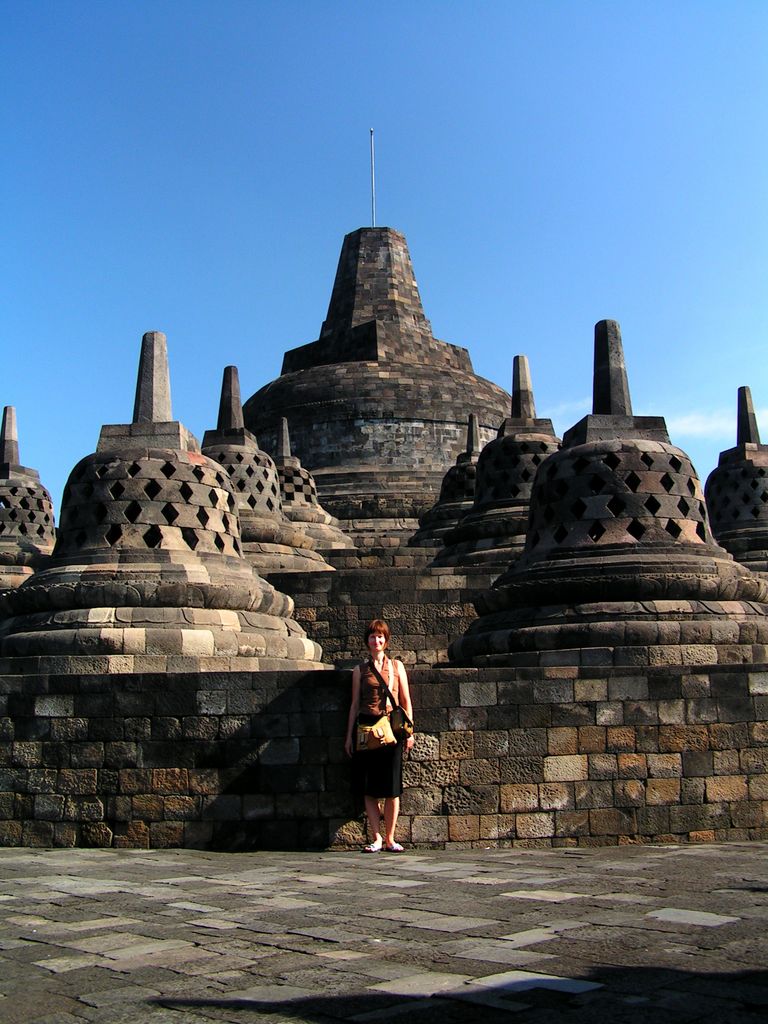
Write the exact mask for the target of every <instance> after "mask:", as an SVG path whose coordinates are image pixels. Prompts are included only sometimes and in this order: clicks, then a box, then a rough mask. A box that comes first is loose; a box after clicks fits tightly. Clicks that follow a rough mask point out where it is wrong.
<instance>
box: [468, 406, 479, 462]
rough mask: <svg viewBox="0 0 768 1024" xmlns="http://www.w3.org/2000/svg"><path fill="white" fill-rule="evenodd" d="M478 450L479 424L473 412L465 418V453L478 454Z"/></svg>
mask: <svg viewBox="0 0 768 1024" xmlns="http://www.w3.org/2000/svg"><path fill="white" fill-rule="evenodd" d="M479 452H480V425H479V424H478V422H477V416H475V414H474V413H473V412H471V413H470V414H469V418H468V420H467V455H478V454H479Z"/></svg>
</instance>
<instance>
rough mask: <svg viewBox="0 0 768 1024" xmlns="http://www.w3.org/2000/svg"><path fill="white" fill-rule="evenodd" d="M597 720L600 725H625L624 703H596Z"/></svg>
mask: <svg viewBox="0 0 768 1024" xmlns="http://www.w3.org/2000/svg"><path fill="white" fill-rule="evenodd" d="M595 722H596V723H597V724H598V725H605V726H609V725H624V705H623V704H619V703H617V702H616V701H609V702H608V703H597V704H596V705H595Z"/></svg>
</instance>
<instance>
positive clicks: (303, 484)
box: [275, 416, 356, 555]
mask: <svg viewBox="0 0 768 1024" xmlns="http://www.w3.org/2000/svg"><path fill="white" fill-rule="evenodd" d="M275 467H276V469H277V476H278V480H279V481H280V496H281V498H282V500H283V512H284V513H285V515H286V518H288V519H289V520H290V521H291V523H293V524H294V526H295V527H296V528H297V529H299V530H301V532H302V533H304V534H306V536H307V537H309V538H310V539H311V540H312V542H313V543H314V545H315V547H316V549H317V550H318V551H320V552H321V553H322V554H323V555H326V554H330V553H332V552H335V553H340V552H345V553H349V554H354V552H355V550H356V549H355V545H354V542H353V541H352V540H351V539H350V538H349V537H348V536H347V535H346V534H345V533H344V532H343V531H342V530H341V529H340V527H339V521H338V519H335V518H334V517H333V516H332V515H330V513H328V512H326V511H325V509H324V508H323V507H322V505H321V504H320V502H319V501H318V499H317V485H316V484H315V478H314V477H313V476H312V474H311V473H310V472H309V470H308V469H305V468H304V467H303V466H302V464H301V460H300V459H299V458H298V457H297V456H296V455H293V454H292V453H291V437H290V433H289V430H288V420H287V419H286V418H285V416H281V417H280V433H279V435H278V439H277V451H276V453H275Z"/></svg>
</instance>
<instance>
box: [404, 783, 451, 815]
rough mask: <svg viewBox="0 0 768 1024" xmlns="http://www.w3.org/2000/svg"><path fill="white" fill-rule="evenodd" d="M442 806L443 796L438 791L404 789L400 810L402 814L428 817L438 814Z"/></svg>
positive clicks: (432, 789) (433, 789) (434, 789)
mask: <svg viewBox="0 0 768 1024" xmlns="http://www.w3.org/2000/svg"><path fill="white" fill-rule="evenodd" d="M442 804H443V794H442V790H440V789H436V788H431V789H422V788H419V789H404V790H403V795H402V797H401V803H400V808H401V811H402V813H403V814H411V815H418V816H428V815H434V814H440V811H441V810H442Z"/></svg>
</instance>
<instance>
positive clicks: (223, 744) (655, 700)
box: [0, 661, 768, 849]
mask: <svg viewBox="0 0 768 1024" xmlns="http://www.w3.org/2000/svg"><path fill="white" fill-rule="evenodd" d="M12 667H13V666H11V665H9V663H8V661H6V662H4V663H3V664H2V665H0V668H1V669H3V674H2V676H0V844H2V845H6V846H22V845H23V846H59V847H72V846H116V847H132V848H147V847H172V846H186V847H203V848H222V847H223V848H228V849H236V848H282V849H295V848H317V847H327V846H333V847H335V848H346V847H352V846H356V845H357V844H359V842H360V840H361V838H362V834H363V833H362V825H361V818H360V816H359V813H358V809H357V808H356V807H355V806H354V805H353V802H352V800H351V797H350V795H349V766H348V763H347V761H346V759H345V757H344V753H343V750H342V745H343V735H344V728H345V723H346V717H347V707H348V700H349V691H350V673H349V672H341V671H335V672H322V673H316V672H258V673H250V672H242V673H231V674H224V673H216V672H208V673H205V672H202V673H201V672H191V673H173V672H166V673H145V674H136V673H134V674H124V675H115V674H107V673H104V674H93V675H84V676H82V677H79V678H78V677H76V676H72V675H56V674H54V673H53V672H50V673H47V672H42V671H41V672H39V673H37V674H23V673H22V672H21V671H18V672H14V671H9V669H11V668H12ZM16 667H17V668H18V666H16ZM411 678H412V685H413V694H414V705H415V719H416V725H417V730H418V732H417V737H416V745H415V748H414V750H413V752H412V754H411V756H410V757H409V758H408V759H407V760H406V764H405V772H404V781H405V792H404V795H403V800H402V816H401V819H400V823H401V827H400V831H399V834H400V835H401V837H402V839H403V841H404V842H407V843H410V844H413V845H415V846H426V847H436V848H450V847H457V848H460V847H474V846H477V847H479V846H482V847H506V846H517V847H547V846H571V847H577V846H603V845H616V844H628V843H656V842H677V843H687V842H705V841H722V840H745V839H768V663H763V664H762V665H753V666H750V667H748V668H747V667H740V666H739V667H736V666H733V667H728V666H715V667H712V666H710V667H699V668H694V667H676V668H670V669H653V668H651V669H646V670H644V671H640V670H637V669H627V670H619V669H616V668H604V669H601V668H594V667H593V668H587V667H582V668H573V667H558V666H552V667H549V668H538V669H455V668H442V667H441V668H437V669H429V670H426V669H414V670H413V672H412V673H411Z"/></svg>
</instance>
